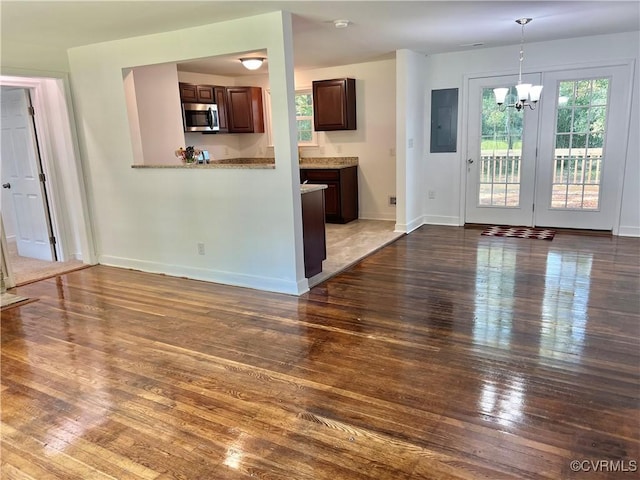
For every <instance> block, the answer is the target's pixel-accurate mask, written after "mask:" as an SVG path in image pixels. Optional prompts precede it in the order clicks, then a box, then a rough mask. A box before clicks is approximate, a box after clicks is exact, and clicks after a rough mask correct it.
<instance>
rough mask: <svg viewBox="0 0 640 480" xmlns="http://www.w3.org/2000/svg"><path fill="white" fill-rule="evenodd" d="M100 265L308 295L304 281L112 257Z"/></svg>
mask: <svg viewBox="0 0 640 480" xmlns="http://www.w3.org/2000/svg"><path fill="white" fill-rule="evenodd" d="M99 263H100V264H101V265H108V266H112V267H120V268H130V269H133V270H140V271H142V272H147V273H161V274H164V275H169V276H172V277H185V278H189V279H192V280H202V281H205V282H212V283H222V284H224V285H233V286H235V287H246V288H253V289H256V290H266V291H268V292H276V293H286V294H290V295H302V294H303V293H305V292H308V291H309V282H308V281H307V279H306V278H305V279H303V280H300V281H298V282H288V281H284V280H282V279H280V278H271V277H262V276H257V275H245V274H239V273H233V272H223V271H218V270H207V269H204V268H194V267H185V266H182V265H169V264H164V263H157V262H147V261H145V260H136V259H132V258H122V257H114V256H111V255H101V256H100V257H99Z"/></svg>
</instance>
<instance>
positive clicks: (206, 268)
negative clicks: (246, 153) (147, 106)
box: [69, 12, 308, 294]
mask: <svg viewBox="0 0 640 480" xmlns="http://www.w3.org/2000/svg"><path fill="white" fill-rule="evenodd" d="M202 38H216V39H217V40H216V41H215V42H202V41H201V39H202ZM291 42H292V40H291V17H290V15H289V14H287V13H282V12H276V13H271V14H266V15H260V16H256V17H249V18H244V19H240V20H234V21H229V22H223V23H218V24H215V25H204V26H199V27H193V28H189V29H185V30H179V31H173V32H165V33H161V34H156V35H148V36H143V37H136V38H130V39H125V40H119V41H113V42H106V43H101V44H96V45H88V46H84V47H78V48H74V49H71V50H69V64H70V68H71V77H72V85H73V94H74V99H75V103H76V113H77V118H78V126H79V128H78V131H79V137H80V145H81V152H82V157H83V159H84V160H85V163H86V164H87V166H88V173H87V185H88V192H89V196H90V204H91V213H92V218H93V219H94V224H95V233H96V238H97V241H96V243H97V247H98V252H99V260H100V263H103V264H111V265H116V266H122V267H129V268H136V269H141V270H145V271H156V272H164V273H167V274H170V275H177V276H186V277H191V278H198V279H203V280H208V281H213V282H221V283H228V284H233V285H243V286H248V287H254V288H260V289H265V290H274V291H280V292H287V293H294V294H298V293H301V292H303V291H305V290H306V289H308V282H307V280H306V279H305V278H304V261H303V253H302V227H301V213H300V211H301V208H300V194H299V186H298V169H297V156H296V148H295V135H294V134H295V125H294V123H293V122H292V121H291V120H290V117H289V113H290V112H292V111H293V109H294V106H293V103H292V102H290V101H289V99H293V66H292V63H293V61H292V57H293V52H292V45H291ZM261 48H268V49H269V52H270V56H269V62H270V71H269V81H270V84H271V86H272V99H273V102H274V104H275V105H276V106H277V109H276V112H277V113H276V114H275V115H274V123H275V124H277V125H278V126H279V129H278V134H277V135H276V136H275V138H274V143H275V146H276V151H277V152H278V155H277V156H276V168H275V169H272V170H242V169H234V170H229V169H224V170H217V169H198V168H192V169H162V168H158V169H132V168H131V165H132V164H134V159H133V153H132V142H131V138H130V132H129V128H128V123H127V111H126V100H125V90H124V86H123V77H122V72H123V70H124V69H128V68H132V67H136V66H143V65H153V64H159V63H168V62H175V61H185V60H189V59H194V58H203V57H208V56H214V55H222V54H227V53H233V52H243V51H250V50H256V49H261ZM197 243H204V244H205V255H198V253H197Z"/></svg>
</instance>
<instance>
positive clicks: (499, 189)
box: [465, 75, 540, 225]
mask: <svg viewBox="0 0 640 480" xmlns="http://www.w3.org/2000/svg"><path fill="white" fill-rule="evenodd" d="M517 80H518V77H517V76H515V75H514V76H504V77H491V78H476V79H471V80H470V81H469V125H468V139H467V149H468V155H467V192H466V213H465V222H466V223H492V224H500V225H532V224H533V200H534V191H535V168H536V143H537V124H538V110H530V109H529V108H525V109H523V110H521V111H517V110H516V109H515V108H511V107H508V108H506V109H505V110H504V111H500V108H498V105H497V104H496V102H495V97H494V94H493V89H494V88H496V87H510V88H511V91H510V93H509V95H508V96H507V102H505V103H509V100H510V99H513V97H514V96H515V88H513V86H514V85H515V84H516V82H517ZM523 81H525V82H527V83H532V84H536V85H537V84H540V75H523Z"/></svg>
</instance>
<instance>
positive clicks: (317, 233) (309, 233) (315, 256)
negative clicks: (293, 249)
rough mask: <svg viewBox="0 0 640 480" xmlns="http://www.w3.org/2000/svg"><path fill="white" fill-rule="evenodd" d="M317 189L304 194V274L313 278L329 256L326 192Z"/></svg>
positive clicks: (320, 270)
mask: <svg viewBox="0 0 640 480" xmlns="http://www.w3.org/2000/svg"><path fill="white" fill-rule="evenodd" d="M325 191H326V190H316V191H315V192H308V193H303V194H302V236H303V239H304V241H303V243H304V276H305V277H306V278H311V277H313V276H314V275H317V274H318V273H320V272H322V262H323V261H324V259H326V258H327V243H326V237H325V230H324V192H325Z"/></svg>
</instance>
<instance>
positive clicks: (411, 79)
mask: <svg viewBox="0 0 640 480" xmlns="http://www.w3.org/2000/svg"><path fill="white" fill-rule="evenodd" d="M396 61H397V73H396V78H397V97H398V103H397V110H396V117H397V122H398V131H397V135H396V143H397V149H398V150H397V155H398V165H397V178H398V181H397V186H398V218H397V220H396V231H399V232H411V231H412V230H414V229H416V228H418V227H419V226H420V225H422V223H423V220H422V216H423V211H424V205H423V198H424V197H423V193H424V192H423V190H424V183H423V182H424V170H425V168H424V161H423V152H424V151H425V147H424V145H425V143H424V131H425V128H426V127H425V125H426V122H425V117H424V91H425V88H426V85H425V80H424V79H425V77H426V74H425V65H426V61H425V57H424V55H421V54H418V53H416V52H412V51H410V50H398V51H396Z"/></svg>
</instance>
